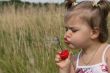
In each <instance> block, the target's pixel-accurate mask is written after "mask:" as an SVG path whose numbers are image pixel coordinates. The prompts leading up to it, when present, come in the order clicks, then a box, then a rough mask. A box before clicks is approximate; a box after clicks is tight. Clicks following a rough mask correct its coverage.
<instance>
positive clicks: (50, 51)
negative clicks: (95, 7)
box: [0, 0, 110, 73]
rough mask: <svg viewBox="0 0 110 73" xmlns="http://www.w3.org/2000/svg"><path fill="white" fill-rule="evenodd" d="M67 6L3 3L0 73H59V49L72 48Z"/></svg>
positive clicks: (43, 0)
mask: <svg viewBox="0 0 110 73" xmlns="http://www.w3.org/2000/svg"><path fill="white" fill-rule="evenodd" d="M64 4H65V3H64V0H39V1H38V0H0V73H58V69H57V66H56V64H55V62H54V58H55V54H56V51H58V50H60V49H61V48H60V46H59V45H61V47H62V48H63V49H65V48H68V47H67V46H66V45H65V44H64V41H63V35H64V32H65V28H64V21H63V18H64V14H65V12H66V9H65V6H64ZM108 20H109V22H108V28H109V26H110V17H109V18H108ZM59 40H60V42H59ZM108 42H109V40H108ZM76 52H77V51H74V52H73V54H76Z"/></svg>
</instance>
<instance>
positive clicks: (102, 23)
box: [65, 0, 110, 43]
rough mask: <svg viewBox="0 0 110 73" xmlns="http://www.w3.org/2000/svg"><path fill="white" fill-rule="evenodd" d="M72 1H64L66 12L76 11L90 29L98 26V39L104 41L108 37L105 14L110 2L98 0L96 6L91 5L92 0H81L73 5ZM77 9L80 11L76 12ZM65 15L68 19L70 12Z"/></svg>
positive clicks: (107, 11) (109, 8)
mask: <svg viewBox="0 0 110 73" xmlns="http://www.w3.org/2000/svg"><path fill="white" fill-rule="evenodd" d="M73 2H74V1H71V2H70V0H68V2H67V3H66V7H67V12H72V13H73V14H74V13H75V12H77V14H76V15H77V16H80V17H81V18H82V19H83V20H85V21H86V22H87V23H88V25H89V26H90V27H91V28H92V29H94V28H95V27H98V28H99V31H100V33H99V37H98V39H99V41H100V42H102V43H103V42H106V41H107V39H108V28H107V16H108V13H109V11H110V2H108V1H104V0H100V1H99V2H98V3H97V4H98V5H96V6H93V1H82V2H80V3H78V4H77V5H73ZM79 10H80V11H81V12H78V11H79ZM83 11H84V12H83ZM78 13H79V14H78ZM67 17H68V19H69V18H71V17H72V14H71V15H70V16H68V15H66V16H65V18H67Z"/></svg>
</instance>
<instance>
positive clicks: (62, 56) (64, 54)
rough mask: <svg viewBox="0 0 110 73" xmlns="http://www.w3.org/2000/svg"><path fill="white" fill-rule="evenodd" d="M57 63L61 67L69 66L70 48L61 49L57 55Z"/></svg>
mask: <svg viewBox="0 0 110 73" xmlns="http://www.w3.org/2000/svg"><path fill="white" fill-rule="evenodd" d="M55 62H56V64H57V65H58V66H59V67H60V68H61V69H65V68H68V67H69V65H70V53H69V51H68V50H63V51H59V52H58V53H57V54H56V57H55Z"/></svg>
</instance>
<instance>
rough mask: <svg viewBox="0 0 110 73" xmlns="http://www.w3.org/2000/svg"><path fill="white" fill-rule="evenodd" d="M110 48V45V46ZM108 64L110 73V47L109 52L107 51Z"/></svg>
mask: <svg viewBox="0 0 110 73" xmlns="http://www.w3.org/2000/svg"><path fill="white" fill-rule="evenodd" d="M109 46H110V44H109ZM106 63H107V66H108V72H110V47H108V49H107V51H106Z"/></svg>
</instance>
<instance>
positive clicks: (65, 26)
mask: <svg viewBox="0 0 110 73" xmlns="http://www.w3.org/2000/svg"><path fill="white" fill-rule="evenodd" d="M64 27H65V28H69V29H77V28H78V27H69V26H64Z"/></svg>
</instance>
